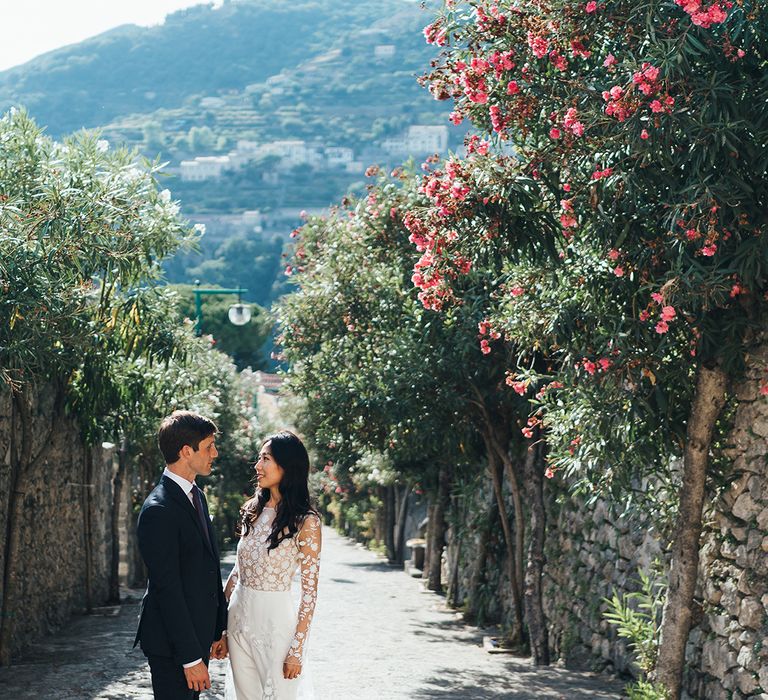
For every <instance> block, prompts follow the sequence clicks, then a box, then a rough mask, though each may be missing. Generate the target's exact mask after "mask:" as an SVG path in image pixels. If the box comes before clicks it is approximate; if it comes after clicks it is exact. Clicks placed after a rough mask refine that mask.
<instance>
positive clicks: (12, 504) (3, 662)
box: [0, 393, 30, 666]
mask: <svg viewBox="0 0 768 700" xmlns="http://www.w3.org/2000/svg"><path fill="white" fill-rule="evenodd" d="M24 401H25V399H24V396H23V395H21V396H19V394H16V393H14V395H13V397H12V399H11V420H10V426H11V446H10V451H11V465H10V466H11V474H10V483H9V488H10V491H11V497H10V498H9V499H8V520H7V523H6V531H5V556H4V562H5V567H4V571H3V598H2V610H1V611H0V612H2V617H1V618H0V666H9V665H10V663H11V640H12V638H13V627H14V612H15V611H14V608H13V606H14V603H15V601H16V597H17V595H16V589H17V587H18V571H17V566H18V563H17V559H18V550H19V539H20V529H21V517H22V513H23V499H24V494H23V493H22V492H20V490H19V489H20V481H21V473H20V472H21V464H22V463H23V459H22V457H21V455H20V454H19V452H20V450H29V447H30V445H29V424H28V420H29V414H28V413H27V410H26V405H25V404H24ZM17 419H18V422H19V424H20V425H19V428H18V430H17V427H16V420H17ZM19 443H21V445H20V444H19Z"/></svg>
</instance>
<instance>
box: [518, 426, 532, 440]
mask: <svg viewBox="0 0 768 700" xmlns="http://www.w3.org/2000/svg"><path fill="white" fill-rule="evenodd" d="M520 432H521V433H522V434H523V437H526V438H528V439H529V440H530V439H531V438H532V437H533V429H532V428H528V427H526V428H523V429H522V430H521V431H520Z"/></svg>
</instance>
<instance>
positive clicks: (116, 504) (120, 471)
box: [107, 438, 128, 605]
mask: <svg viewBox="0 0 768 700" xmlns="http://www.w3.org/2000/svg"><path fill="white" fill-rule="evenodd" d="M127 473H128V446H127V443H126V441H125V438H123V439H122V440H121V441H120V449H119V450H118V452H117V471H116V472H115V478H114V480H113V482H112V514H111V528H112V559H111V561H110V565H109V600H108V601H107V602H108V603H109V604H110V605H117V604H118V603H119V602H120V512H121V511H122V506H123V497H124V495H125V482H126V475H127Z"/></svg>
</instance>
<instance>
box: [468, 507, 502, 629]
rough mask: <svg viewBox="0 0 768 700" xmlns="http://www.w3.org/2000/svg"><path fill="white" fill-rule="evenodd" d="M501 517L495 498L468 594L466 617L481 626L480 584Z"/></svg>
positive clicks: (481, 538) (480, 544) (483, 533)
mask: <svg viewBox="0 0 768 700" xmlns="http://www.w3.org/2000/svg"><path fill="white" fill-rule="evenodd" d="M498 516H499V504H498V501H497V500H496V499H495V498H494V499H493V500H492V501H491V504H490V506H489V507H488V519H487V521H486V523H485V525H484V526H483V528H482V529H481V530H480V541H479V542H478V543H477V556H476V557H475V566H474V568H473V569H472V578H471V579H470V581H469V591H468V592H467V599H468V606H467V613H466V615H465V617H466V619H467V621H468V622H470V623H473V624H480V622H481V615H480V613H481V610H480V601H479V599H478V598H479V596H478V594H477V591H478V589H479V588H480V584H481V583H482V582H483V578H484V574H485V561H486V559H488V548H489V545H490V543H491V533H492V532H493V530H494V528H495V527H496V522H497V519H498Z"/></svg>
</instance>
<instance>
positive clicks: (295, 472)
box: [240, 430, 317, 550]
mask: <svg viewBox="0 0 768 700" xmlns="http://www.w3.org/2000/svg"><path fill="white" fill-rule="evenodd" d="M267 443H269V451H270V452H271V453H272V459H274V460H275V462H276V463H277V464H278V466H280V467H281V468H282V470H283V478H282V480H281V481H280V484H279V486H278V488H279V490H280V496H281V499H280V503H278V504H277V512H276V513H275V521H274V522H273V523H272V532H271V533H270V535H269V537H268V540H269V547H268V549H270V550H271V549H274V548H275V547H277V545H279V544H280V543H281V542H282V541H283V540H286V539H290V538H291V537H293V536H294V535H295V534H296V533H297V532H298V531H299V529H300V528H301V526H302V524H303V523H304V518H306V517H307V515H310V514H313V515H317V510H315V508H314V506H313V505H312V502H311V499H310V497H309V483H308V482H309V455H308V454H307V448H306V447H304V443H302V441H301V440H299V438H298V437H296V436H295V435H294V434H293V433H292V432H290V431H288V430H281V431H280V432H278V433H275V434H274V435H270V436H268V437H267V438H265V439H264V442H263V443H262V444H261V446H262V448H263V447H264V445H266V444H267ZM267 501H269V489H257V491H256V495H255V496H254V497H253V498H252V499H251V500H249V501H248V502H247V503H245V505H244V506H243V507H242V509H241V510H240V516H241V522H242V532H241V533H240V534H241V536H244V535H247V534H248V532H249V531H250V529H251V528H252V527H253V526H254V524H255V523H256V520H257V519H258V517H259V516H260V515H261V513H262V511H263V510H264V506H266V505H267Z"/></svg>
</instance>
